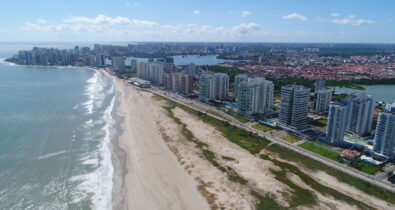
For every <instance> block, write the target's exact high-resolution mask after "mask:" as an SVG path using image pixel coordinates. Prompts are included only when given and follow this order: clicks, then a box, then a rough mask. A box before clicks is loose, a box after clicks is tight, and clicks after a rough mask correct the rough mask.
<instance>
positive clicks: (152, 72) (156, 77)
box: [146, 62, 165, 84]
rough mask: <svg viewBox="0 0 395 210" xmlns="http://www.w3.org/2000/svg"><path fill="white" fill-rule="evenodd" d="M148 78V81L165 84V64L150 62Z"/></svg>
mask: <svg viewBox="0 0 395 210" xmlns="http://www.w3.org/2000/svg"><path fill="white" fill-rule="evenodd" d="M147 65H148V68H147V69H148V77H147V78H146V79H147V80H150V81H152V82H155V83H158V84H163V83H164V76H165V65H164V63H163V62H148V63H147Z"/></svg>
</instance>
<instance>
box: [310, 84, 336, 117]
mask: <svg viewBox="0 0 395 210" xmlns="http://www.w3.org/2000/svg"><path fill="white" fill-rule="evenodd" d="M331 100H332V90H331V89H322V90H319V91H316V92H315V102H314V111H315V112H318V113H327V112H328V110H329V104H330V103H331Z"/></svg>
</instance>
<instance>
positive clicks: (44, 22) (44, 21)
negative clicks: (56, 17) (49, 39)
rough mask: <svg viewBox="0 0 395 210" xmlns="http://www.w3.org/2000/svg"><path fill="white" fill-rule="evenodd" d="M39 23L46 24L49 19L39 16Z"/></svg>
mask: <svg viewBox="0 0 395 210" xmlns="http://www.w3.org/2000/svg"><path fill="white" fill-rule="evenodd" d="M37 23H38V24H46V23H47V21H46V20H44V19H41V18H39V19H37Z"/></svg>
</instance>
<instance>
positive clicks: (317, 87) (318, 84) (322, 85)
mask: <svg viewBox="0 0 395 210" xmlns="http://www.w3.org/2000/svg"><path fill="white" fill-rule="evenodd" d="M325 83H326V81H325V80H324V79H317V80H316V81H315V83H314V91H315V92H317V91H319V90H323V89H324V88H325Z"/></svg>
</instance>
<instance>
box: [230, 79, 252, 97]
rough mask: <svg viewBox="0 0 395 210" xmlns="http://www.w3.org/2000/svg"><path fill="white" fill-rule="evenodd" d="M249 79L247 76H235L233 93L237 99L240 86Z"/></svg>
mask: <svg viewBox="0 0 395 210" xmlns="http://www.w3.org/2000/svg"><path fill="white" fill-rule="evenodd" d="M248 78H249V77H248V75H247V74H238V75H236V76H235V80H234V83H233V92H234V95H235V97H236V98H237V91H238V87H239V84H240V83H241V82H244V81H247V80H248Z"/></svg>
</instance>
